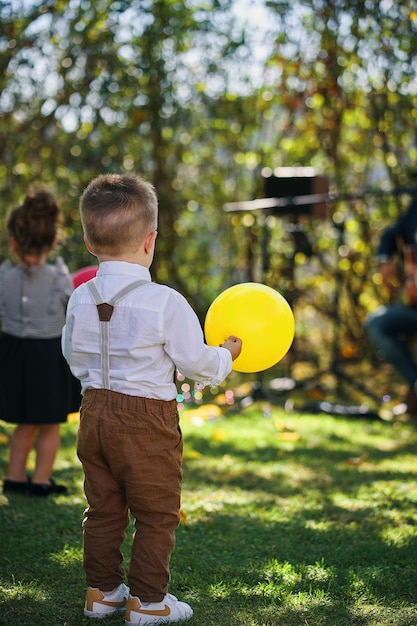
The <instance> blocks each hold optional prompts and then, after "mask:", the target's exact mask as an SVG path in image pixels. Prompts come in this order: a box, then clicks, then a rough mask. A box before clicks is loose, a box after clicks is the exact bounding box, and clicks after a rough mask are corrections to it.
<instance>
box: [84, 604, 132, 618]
mask: <svg viewBox="0 0 417 626" xmlns="http://www.w3.org/2000/svg"><path fill="white" fill-rule="evenodd" d="M125 610H126V607H125V606H124V607H121V608H120V609H114V611H109V612H108V613H95V612H94V611H87V609H84V615H85V617H93V618H95V619H105V618H106V617H110V616H111V615H115V613H119V612H120V611H125Z"/></svg>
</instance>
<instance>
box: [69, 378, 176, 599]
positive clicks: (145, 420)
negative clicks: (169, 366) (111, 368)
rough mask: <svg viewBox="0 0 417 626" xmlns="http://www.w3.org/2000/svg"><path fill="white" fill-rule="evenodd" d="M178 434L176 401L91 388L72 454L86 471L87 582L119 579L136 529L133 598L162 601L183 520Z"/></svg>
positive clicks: (104, 585) (111, 583)
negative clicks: (129, 534) (127, 541)
mask: <svg viewBox="0 0 417 626" xmlns="http://www.w3.org/2000/svg"><path fill="white" fill-rule="evenodd" d="M182 448H183V443H182V435H181V430H180V427H179V416H178V410H177V403H176V401H175V400H172V401H163V400H153V399H148V398H142V397H133V396H128V395H125V394H121V393H117V392H114V391H109V390H107V389H90V390H87V392H86V393H85V395H84V398H83V402H82V405H81V415H80V427H79V431H78V440H77V454H78V457H79V459H80V461H81V463H82V466H83V470H84V476H85V480H84V489H85V495H86V498H87V503H88V507H87V509H86V510H85V513H84V521H83V531H84V559H83V564H84V571H85V574H86V581H87V585H88V586H91V587H98V588H99V589H101V590H102V591H111V590H112V589H114V588H115V587H116V586H117V585H119V584H120V583H121V582H123V581H124V568H123V556H122V553H121V546H122V543H123V541H124V538H125V532H126V528H127V526H128V524H129V512H130V513H131V515H132V516H133V518H134V519H135V528H136V530H135V534H134V539H133V546H132V552H131V559H130V567H129V571H128V583H129V586H130V590H131V591H130V592H131V594H132V595H135V596H138V597H139V598H140V599H141V600H142V601H143V602H159V601H161V600H162V598H163V597H164V595H165V594H166V593H167V591H168V584H169V578H170V574H169V562H170V557H171V553H172V550H173V548H174V544H175V535H174V533H175V529H176V528H177V526H178V524H179V520H180V498H181V479H182Z"/></svg>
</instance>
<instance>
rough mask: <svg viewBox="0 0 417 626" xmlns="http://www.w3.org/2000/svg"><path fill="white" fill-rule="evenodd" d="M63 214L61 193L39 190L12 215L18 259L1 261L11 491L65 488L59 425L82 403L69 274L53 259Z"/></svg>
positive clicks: (0, 358)
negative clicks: (57, 468)
mask: <svg viewBox="0 0 417 626" xmlns="http://www.w3.org/2000/svg"><path fill="white" fill-rule="evenodd" d="M60 218H61V214H60V210H59V207H58V205H57V203H56V200H55V198H54V197H53V196H52V195H51V194H50V193H49V192H47V191H45V190H34V191H30V192H29V193H28V194H27V196H26V198H25V199H24V202H23V204H22V205H21V206H18V207H16V208H15V209H13V210H12V211H11V213H10V215H9V216H8V218H7V221H6V228H7V231H8V235H9V247H10V251H11V253H12V254H13V256H14V258H15V261H16V262H15V263H12V262H11V261H9V260H6V261H4V262H3V263H2V264H1V265H0V319H1V326H2V329H1V330H2V332H1V334H0V377H1V385H0V418H1V419H3V420H4V421H6V422H10V423H12V424H16V428H15V429H14V431H13V435H12V438H11V443H10V457H9V467H8V476H7V478H6V480H5V481H4V485H3V491H4V493H6V494H10V493H20V494H27V495H32V496H48V495H49V494H62V493H65V492H66V487H65V486H64V485H58V484H56V483H55V482H54V480H53V478H51V473H52V469H53V465H54V461H55V457H56V453H57V451H58V448H59V444H60V424H61V423H63V422H65V421H66V419H67V415H68V413H71V412H74V411H78V410H79V406H80V403H81V394H80V389H81V387H80V384H79V382H78V381H77V380H76V379H75V378H74V377H73V376H72V375H71V372H70V370H69V367H68V365H67V363H66V361H65V359H64V357H63V356H62V352H61V331H62V327H63V326H64V323H65V311H66V306H67V303H68V300H69V297H70V294H71V292H72V280H71V276H70V274H69V271H68V268H67V266H66V265H65V264H64V262H63V261H62V259H60V258H58V259H57V261H56V263H54V264H52V263H48V255H49V253H50V252H51V251H52V250H53V248H55V246H56V245H57V241H58V226H59V222H60ZM74 391H75V394H74ZM77 392H78V393H77ZM33 445H35V450H36V461H35V469H34V473H33V476H32V478H31V479H30V478H28V477H27V461H28V456H29V453H30V451H31V448H32V446H33Z"/></svg>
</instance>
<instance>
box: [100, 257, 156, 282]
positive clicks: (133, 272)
mask: <svg viewBox="0 0 417 626" xmlns="http://www.w3.org/2000/svg"><path fill="white" fill-rule="evenodd" d="M109 274H110V275H112V276H115V275H118V276H132V277H135V278H140V279H142V280H149V281H151V280H152V279H151V273H150V271H149V270H148V268H147V267H144V266H143V265H138V264H137V263H127V262H126V261H103V262H102V263H100V265H99V268H98V272H97V276H104V275H109Z"/></svg>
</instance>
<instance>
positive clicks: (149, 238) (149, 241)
mask: <svg viewBox="0 0 417 626" xmlns="http://www.w3.org/2000/svg"><path fill="white" fill-rule="evenodd" d="M157 234H158V231H156V230H153V231H152V232H151V233H149V234H148V235H146V237H145V241H144V242H143V248H144V250H145V253H146V254H149V253H150V252H151V251H152V248H153V247H154V245H155V240H156V236H157Z"/></svg>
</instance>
